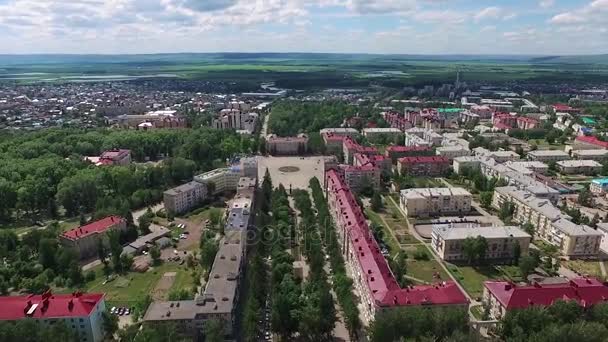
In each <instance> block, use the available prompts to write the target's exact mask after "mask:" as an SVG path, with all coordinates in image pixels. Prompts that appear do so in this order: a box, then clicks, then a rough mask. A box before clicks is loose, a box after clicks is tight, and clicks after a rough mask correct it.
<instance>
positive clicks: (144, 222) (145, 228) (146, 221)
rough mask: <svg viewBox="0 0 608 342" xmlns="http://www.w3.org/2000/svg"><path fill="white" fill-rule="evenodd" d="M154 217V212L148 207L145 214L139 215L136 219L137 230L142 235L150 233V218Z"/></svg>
mask: <svg viewBox="0 0 608 342" xmlns="http://www.w3.org/2000/svg"><path fill="white" fill-rule="evenodd" d="M153 217H154V213H152V211H151V210H150V208H148V211H146V213H145V214H143V215H141V216H140V217H139V218H138V219H137V223H138V224H139V230H140V231H141V233H142V234H143V235H146V234H150V233H151V231H150V225H151V224H152V218H153Z"/></svg>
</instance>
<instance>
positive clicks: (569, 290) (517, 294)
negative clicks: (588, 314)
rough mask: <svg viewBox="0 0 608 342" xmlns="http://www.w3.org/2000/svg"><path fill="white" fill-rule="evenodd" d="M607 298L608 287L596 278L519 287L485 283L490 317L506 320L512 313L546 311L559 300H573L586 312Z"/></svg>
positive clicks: (484, 295) (503, 282)
mask: <svg viewBox="0 0 608 342" xmlns="http://www.w3.org/2000/svg"><path fill="white" fill-rule="evenodd" d="M605 298H608V286H607V285H606V284H604V283H602V282H601V281H599V280H597V279H594V278H576V279H572V280H570V281H569V282H567V283H561V284H539V283H534V284H533V285H525V286H519V285H515V284H513V283H510V282H506V281H486V282H484V290H483V302H484V304H485V305H487V306H488V307H489V308H490V316H491V317H492V318H494V319H501V318H503V317H504V316H505V315H506V314H507V312H509V311H511V310H520V309H526V308H530V307H534V306H537V307H546V306H551V305H553V304H554V303H555V302H556V301H559V300H571V301H573V302H575V303H577V304H579V305H581V306H582V307H583V308H584V309H589V308H591V307H593V305H595V304H598V303H604V302H605Z"/></svg>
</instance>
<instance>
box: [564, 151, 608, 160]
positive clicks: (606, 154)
mask: <svg viewBox="0 0 608 342" xmlns="http://www.w3.org/2000/svg"><path fill="white" fill-rule="evenodd" d="M571 154H572V157H573V158H574V159H580V160H595V161H599V162H604V161H606V160H608V150H572V151H571Z"/></svg>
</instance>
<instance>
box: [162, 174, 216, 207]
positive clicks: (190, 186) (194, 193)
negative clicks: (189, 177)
mask: <svg viewBox="0 0 608 342" xmlns="http://www.w3.org/2000/svg"><path fill="white" fill-rule="evenodd" d="M206 198H207V186H206V183H199V182H196V181H192V182H189V183H186V184H183V185H180V186H178V187H175V188H173V189H169V190H167V191H165V192H164V193H163V203H164V205H165V211H166V212H168V213H169V212H171V213H174V214H181V213H184V212H187V211H189V210H190V209H192V208H195V207H196V206H198V205H199V204H200V203H201V202H202V201H204V200H205V199H206Z"/></svg>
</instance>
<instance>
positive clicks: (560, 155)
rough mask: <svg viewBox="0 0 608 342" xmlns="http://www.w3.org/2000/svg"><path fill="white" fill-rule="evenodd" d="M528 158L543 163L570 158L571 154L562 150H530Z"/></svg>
mask: <svg viewBox="0 0 608 342" xmlns="http://www.w3.org/2000/svg"><path fill="white" fill-rule="evenodd" d="M528 159H530V160H536V161H539V162H543V163H550V162H558V161H562V160H569V159H571V158H570V155H569V154H568V153H566V152H564V151H561V150H536V151H530V152H528Z"/></svg>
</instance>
